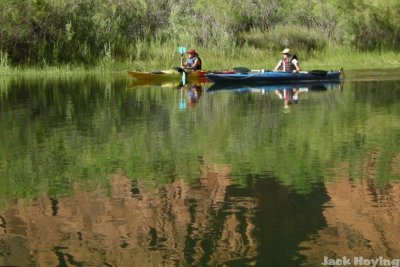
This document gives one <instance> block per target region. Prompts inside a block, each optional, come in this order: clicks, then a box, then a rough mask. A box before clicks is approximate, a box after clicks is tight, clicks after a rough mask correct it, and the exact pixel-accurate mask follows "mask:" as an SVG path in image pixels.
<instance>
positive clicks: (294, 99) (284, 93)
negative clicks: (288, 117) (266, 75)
mask: <svg viewBox="0 0 400 267" xmlns="http://www.w3.org/2000/svg"><path fill="white" fill-rule="evenodd" d="M275 94H276V95H277V96H278V97H279V99H282V100H283V107H284V108H285V109H287V108H289V105H292V104H297V103H298V102H299V94H300V90H298V89H297V88H292V89H282V90H275Z"/></svg>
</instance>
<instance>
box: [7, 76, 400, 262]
mask: <svg viewBox="0 0 400 267" xmlns="http://www.w3.org/2000/svg"><path fill="white" fill-rule="evenodd" d="M130 82H131V81H130V80H129V79H128V80H127V79H125V80H124V79H109V78H102V77H79V78H76V79H75V78H73V79H58V78H55V79H48V80H47V79H36V80H34V81H31V80H28V79H15V80H12V79H8V80H7V79H6V80H4V81H3V82H1V84H0V86H2V87H1V90H0V91H1V99H0V123H1V130H0V140H2V142H1V146H0V181H1V186H0V196H1V197H0V207H1V208H0V265H19V266H32V265H41V266H68V265H76V266H88V265H95V266H102V265H106V266H163V265H165V266H189V265H194V266H221V265H227V266H245V265H250V266H251V265H257V266H299V265H308V266H315V265H317V266H318V265H320V262H322V260H323V256H325V254H326V256H331V257H342V256H348V257H351V256H352V255H357V256H364V257H379V256H382V257H388V258H395V257H396V255H399V250H398V248H399V247H400V246H399V243H398V242H399V241H398V240H400V234H399V229H400V227H399V226H400V217H399V216H400V215H399V214H400V213H399V209H400V208H399V207H400V199H399V197H398V195H399V194H398V193H399V192H398V191H399V188H400V187H399V184H398V180H399V177H400V164H399V163H398V162H399V159H400V156H399V155H400V142H399V140H400V138H399V136H400V127H399V125H400V116H399V114H400V113H399V110H400V109H399V103H398V101H396V99H398V96H399V95H400V86H399V85H400V84H399V82H398V81H396V80H387V81H368V82H363V81H354V82H346V90H344V91H341V88H343V87H341V85H340V84H333V85H331V86H323V85H321V84H319V85H314V86H310V87H309V86H306V84H301V85H300V86H297V87H296V88H290V87H289V88H288V87H287V85H285V86H286V87H279V86H278V87H277V86H276V85H275V86H273V87H272V86H271V85H269V86H270V87H268V86H267V85H266V86H264V87H262V88H260V87H251V86H249V87H243V86H241V87H240V88H230V89H229V88H228V89H227V88H221V89H216V90H213V89H212V88H214V89H215V87H210V88H209V89H208V90H207V92H209V93H207V94H205V93H204V91H203V93H202V90H204V89H203V87H202V86H203V85H201V86H200V88H198V87H196V85H194V88H193V87H192V85H191V84H188V85H187V86H185V87H182V86H181V85H178V87H175V86H173V87H169V88H166V89H164V88H162V87H161V86H156V85H145V86H138V87H134V89H133V88H132V89H133V90H131V88H129V86H128V85H129V83H130ZM207 86H209V85H206V87H207ZM281 86H284V85H281ZM127 88H128V89H127ZM196 89H197V90H200V89H201V91H196ZM331 89H334V90H331ZM337 89H339V90H337ZM192 90H194V91H192ZM275 90H278V92H283V90H293V92H295V90H297V91H298V92H300V93H299V95H298V99H297V101H298V104H297V105H291V109H292V110H296V112H291V113H289V114H282V112H281V111H282V105H283V104H282V103H283V102H284V101H283V99H284V97H283V98H282V99H279V96H278V95H277V94H276V91H275ZM280 90H281V91H280ZM220 92H228V93H226V94H224V93H220ZM232 92H238V93H240V94H235V93H232ZM246 92H251V93H249V94H245V93H246ZM282 95H283V96H284V94H282ZM193 96H194V97H197V98H195V99H194V100H195V101H193V103H194V106H195V108H193V109H189V108H188V107H189V101H192V100H191V97H193ZM292 98H293V96H292ZM180 100H183V101H184V103H185V105H186V106H185V107H186V109H185V110H190V112H181V111H180V109H179V106H178V105H177V103H178V101H180Z"/></svg>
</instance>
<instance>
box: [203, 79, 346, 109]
mask: <svg viewBox="0 0 400 267" xmlns="http://www.w3.org/2000/svg"><path fill="white" fill-rule="evenodd" d="M343 87H344V82H343V81H327V82H323V81H322V82H321V81H316V82H297V83H296V82H292V83H277V84H274V83H269V84H265V85H245V84H212V85H211V86H210V87H209V88H208V89H207V92H209V93H212V92H231V93H259V94H274V95H275V96H276V98H277V99H280V100H282V103H283V108H284V112H289V111H290V110H289V108H290V106H291V105H293V104H298V103H299V100H300V98H299V97H300V95H301V94H304V93H307V92H312V91H313V92H317V91H326V90H340V91H343Z"/></svg>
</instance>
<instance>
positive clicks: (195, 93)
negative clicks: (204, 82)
mask: <svg viewBox="0 0 400 267" xmlns="http://www.w3.org/2000/svg"><path fill="white" fill-rule="evenodd" d="M202 92H203V89H202V86H201V84H198V83H188V84H185V85H183V86H182V87H181V97H180V99H179V109H180V110H185V109H186V107H189V108H193V107H194V106H195V105H196V104H197V103H198V102H199V100H200V97H201V95H202Z"/></svg>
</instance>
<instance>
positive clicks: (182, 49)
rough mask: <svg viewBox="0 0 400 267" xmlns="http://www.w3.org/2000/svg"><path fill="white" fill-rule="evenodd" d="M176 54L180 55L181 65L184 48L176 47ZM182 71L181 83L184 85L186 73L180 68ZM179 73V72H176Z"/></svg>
mask: <svg viewBox="0 0 400 267" xmlns="http://www.w3.org/2000/svg"><path fill="white" fill-rule="evenodd" d="M178 52H179V54H181V63H182V59H183V54H184V53H185V52H186V48H185V47H182V46H180V47H178ZM180 69H181V70H182V72H181V73H182V83H183V84H185V83H186V72H185V71H184V69H182V68H180ZM178 71H179V70H178Z"/></svg>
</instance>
